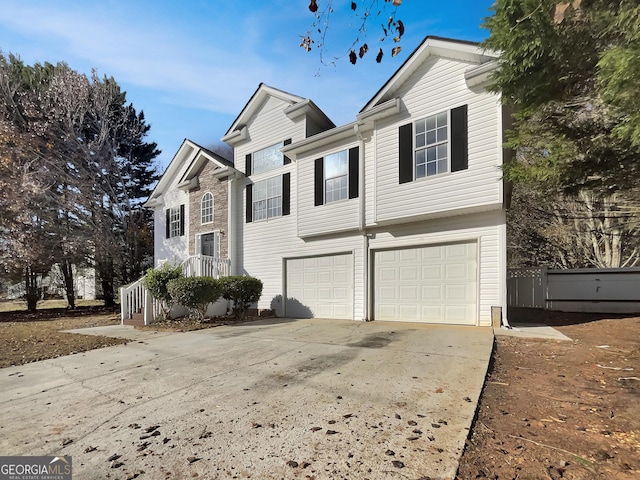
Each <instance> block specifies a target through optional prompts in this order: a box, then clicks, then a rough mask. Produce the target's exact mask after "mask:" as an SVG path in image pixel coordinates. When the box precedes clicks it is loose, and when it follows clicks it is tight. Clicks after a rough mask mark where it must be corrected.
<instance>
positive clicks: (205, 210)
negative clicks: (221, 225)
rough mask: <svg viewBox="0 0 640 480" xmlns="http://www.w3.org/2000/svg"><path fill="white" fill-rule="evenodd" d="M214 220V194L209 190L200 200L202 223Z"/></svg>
mask: <svg viewBox="0 0 640 480" xmlns="http://www.w3.org/2000/svg"><path fill="white" fill-rule="evenodd" d="M211 222H213V195H212V194H211V192H207V193H205V194H204V195H203V196H202V200H201V201H200V223H202V224H203V225H204V224H205V223H211Z"/></svg>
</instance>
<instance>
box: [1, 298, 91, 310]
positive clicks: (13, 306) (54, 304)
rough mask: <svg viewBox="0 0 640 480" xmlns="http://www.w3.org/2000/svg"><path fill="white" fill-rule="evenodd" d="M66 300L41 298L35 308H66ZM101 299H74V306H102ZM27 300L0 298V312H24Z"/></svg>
mask: <svg viewBox="0 0 640 480" xmlns="http://www.w3.org/2000/svg"><path fill="white" fill-rule="evenodd" d="M67 305H68V303H67V301H66V300H42V301H40V302H38V306H37V310H46V309H49V308H67ZM102 305H104V302H102V301H101V300H76V307H96V306H102ZM26 311H27V302H25V301H23V300H0V312H26Z"/></svg>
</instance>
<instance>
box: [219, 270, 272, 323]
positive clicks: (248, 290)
mask: <svg viewBox="0 0 640 480" xmlns="http://www.w3.org/2000/svg"><path fill="white" fill-rule="evenodd" d="M220 283H221V284H222V297H223V298H224V299H226V300H232V301H233V314H234V315H235V317H236V318H237V319H238V320H241V319H243V318H244V316H245V315H246V313H247V310H248V309H249V306H250V305H251V304H252V303H255V302H257V301H258V300H259V299H260V295H262V281H261V280H258V279H257V278H254V277H240V276H236V277H222V278H221V279H220Z"/></svg>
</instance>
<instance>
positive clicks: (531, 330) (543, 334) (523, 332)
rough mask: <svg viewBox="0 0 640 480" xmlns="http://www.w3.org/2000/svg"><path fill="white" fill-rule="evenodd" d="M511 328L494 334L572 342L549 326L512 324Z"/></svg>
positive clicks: (497, 329) (499, 330)
mask: <svg viewBox="0 0 640 480" xmlns="http://www.w3.org/2000/svg"><path fill="white" fill-rule="evenodd" d="M512 327H513V328H496V329H495V331H494V333H495V334H496V335H503V336H507V337H520V338H540V339H545V340H563V341H572V340H571V339H570V338H569V337H567V336H566V335H565V334H563V333H561V332H559V331H558V330H556V329H555V328H553V327H550V326H549V325H543V324H535V323H523V324H517V323H516V324H514V325H512Z"/></svg>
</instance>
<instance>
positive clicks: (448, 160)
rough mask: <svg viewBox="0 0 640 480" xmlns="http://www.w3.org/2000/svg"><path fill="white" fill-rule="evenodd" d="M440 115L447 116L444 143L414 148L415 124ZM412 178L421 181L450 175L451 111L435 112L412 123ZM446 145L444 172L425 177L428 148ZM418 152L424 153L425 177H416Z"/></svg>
mask: <svg viewBox="0 0 640 480" xmlns="http://www.w3.org/2000/svg"><path fill="white" fill-rule="evenodd" d="M442 113H446V114H447V140H445V141H440V142H438V141H437V140H436V143H433V144H430V145H427V144H425V145H423V146H421V147H416V136H417V134H416V131H417V127H416V124H417V123H418V122H421V121H424V120H426V119H427V118H430V117H437V116H438V115H440V114H442ZM412 140H413V178H414V180H418V181H419V180H423V179H425V178H433V177H438V176H441V175H446V174H449V173H451V110H450V109H449V110H444V111H441V112H436V113H434V114H431V115H425V116H424V117H421V118H419V119H418V120H415V121H414V122H413V139H412ZM445 143H446V144H447V169H446V170H445V171H444V172H439V173H435V174H433V175H427V163H428V162H427V159H426V150H427V148H429V147H437V146H438V145H443V144H445ZM419 151H425V163H424V166H425V175H424V176H422V177H418V172H417V167H418V162H417V153H418V152H419Z"/></svg>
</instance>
